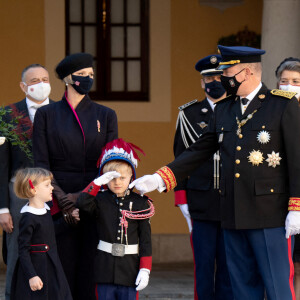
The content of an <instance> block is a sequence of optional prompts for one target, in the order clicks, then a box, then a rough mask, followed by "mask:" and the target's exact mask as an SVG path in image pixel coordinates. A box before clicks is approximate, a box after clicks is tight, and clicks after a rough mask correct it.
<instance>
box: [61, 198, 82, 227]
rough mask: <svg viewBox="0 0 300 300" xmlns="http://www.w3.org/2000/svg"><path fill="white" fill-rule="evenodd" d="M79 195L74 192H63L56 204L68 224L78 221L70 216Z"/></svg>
mask: <svg viewBox="0 0 300 300" xmlns="http://www.w3.org/2000/svg"><path fill="white" fill-rule="evenodd" d="M78 197H79V193H74V194H71V193H69V194H65V195H64V196H62V197H61V198H60V199H59V200H58V205H59V207H60V209H61V211H62V214H63V216H64V219H65V221H66V222H67V223H68V224H69V225H76V224H77V223H78V221H77V220H76V219H75V218H74V217H73V216H72V212H73V210H74V209H76V206H75V203H76V200H77V198H78Z"/></svg>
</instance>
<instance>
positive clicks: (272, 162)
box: [266, 151, 282, 168]
mask: <svg viewBox="0 0 300 300" xmlns="http://www.w3.org/2000/svg"><path fill="white" fill-rule="evenodd" d="M267 155H268V158H267V159H266V162H268V163H269V164H268V167H273V168H276V166H279V165H280V161H281V159H282V158H281V157H280V156H279V152H277V153H275V151H272V153H271V154H267Z"/></svg>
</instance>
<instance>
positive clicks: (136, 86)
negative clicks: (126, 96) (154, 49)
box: [127, 61, 141, 92]
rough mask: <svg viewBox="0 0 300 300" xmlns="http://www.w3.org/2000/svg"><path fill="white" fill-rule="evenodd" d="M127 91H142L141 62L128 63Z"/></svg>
mask: <svg viewBox="0 0 300 300" xmlns="http://www.w3.org/2000/svg"><path fill="white" fill-rule="evenodd" d="M127 80H128V83H127V90H128V92H139V91H141V63H140V61H128V62H127Z"/></svg>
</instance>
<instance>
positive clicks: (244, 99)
mask: <svg viewBox="0 0 300 300" xmlns="http://www.w3.org/2000/svg"><path fill="white" fill-rule="evenodd" d="M241 101H242V103H243V105H247V103H248V101H249V99H247V98H242V99H241Z"/></svg>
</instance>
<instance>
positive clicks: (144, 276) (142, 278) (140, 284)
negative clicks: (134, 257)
mask: <svg viewBox="0 0 300 300" xmlns="http://www.w3.org/2000/svg"><path fill="white" fill-rule="evenodd" d="M149 274H150V270H148V269H144V268H143V269H140V271H139V274H138V276H137V278H136V281H135V285H137V287H136V290H137V291H141V290H143V289H144V288H145V287H146V286H147V285H148V283H149Z"/></svg>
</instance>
